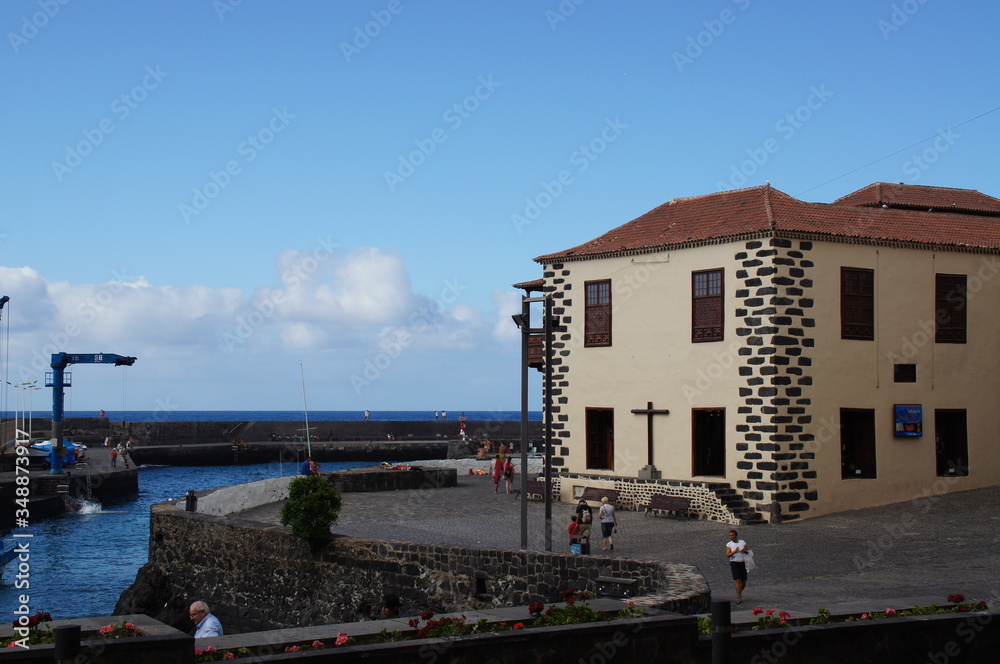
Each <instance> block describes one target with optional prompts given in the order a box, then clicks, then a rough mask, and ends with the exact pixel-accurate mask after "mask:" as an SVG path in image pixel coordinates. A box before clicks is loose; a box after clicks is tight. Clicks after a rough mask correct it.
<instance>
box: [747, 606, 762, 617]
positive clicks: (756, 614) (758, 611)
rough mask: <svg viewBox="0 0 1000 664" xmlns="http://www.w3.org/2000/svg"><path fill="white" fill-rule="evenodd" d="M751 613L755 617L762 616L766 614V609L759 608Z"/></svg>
mask: <svg viewBox="0 0 1000 664" xmlns="http://www.w3.org/2000/svg"><path fill="white" fill-rule="evenodd" d="M750 613H752V614H754V615H755V616H759V615H760V614H762V613H764V609H762V608H760V607H758V608H756V609H754V610H753V611H751V612H750Z"/></svg>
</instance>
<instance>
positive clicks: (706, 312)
mask: <svg viewBox="0 0 1000 664" xmlns="http://www.w3.org/2000/svg"><path fill="white" fill-rule="evenodd" d="M714 276H718V283H713V280H712V278H713V277H714ZM700 281H703V283H699V282H700ZM725 297H726V274H725V270H723V268H721V267H717V268H712V269H711V270H695V271H693V272H692V273H691V343H695V344H697V343H705V342H711V341H723V340H724V339H725V330H726V321H725V316H724V306H725Z"/></svg>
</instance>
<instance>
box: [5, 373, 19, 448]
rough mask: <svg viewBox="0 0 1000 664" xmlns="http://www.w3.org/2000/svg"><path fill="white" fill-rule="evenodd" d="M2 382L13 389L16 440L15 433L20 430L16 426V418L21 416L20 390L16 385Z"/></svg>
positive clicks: (6, 381)
mask: <svg viewBox="0 0 1000 664" xmlns="http://www.w3.org/2000/svg"><path fill="white" fill-rule="evenodd" d="M4 382H5V383H7V384H8V385H10V386H11V387H13V388H14V440H17V431H18V429H20V428H21V427H20V426H18V417H19V416H20V414H21V389H20V386H19V385H18V384H17V383H12V382H10V381H9V380H5V381H4Z"/></svg>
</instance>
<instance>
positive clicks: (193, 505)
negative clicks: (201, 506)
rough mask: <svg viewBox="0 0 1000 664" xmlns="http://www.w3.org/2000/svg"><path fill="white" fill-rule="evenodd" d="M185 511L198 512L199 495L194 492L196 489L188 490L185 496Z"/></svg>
mask: <svg viewBox="0 0 1000 664" xmlns="http://www.w3.org/2000/svg"><path fill="white" fill-rule="evenodd" d="M184 511H185V512H197V511H198V496H196V495H195V494H194V489H191V490H190V491H188V492H187V495H186V496H184Z"/></svg>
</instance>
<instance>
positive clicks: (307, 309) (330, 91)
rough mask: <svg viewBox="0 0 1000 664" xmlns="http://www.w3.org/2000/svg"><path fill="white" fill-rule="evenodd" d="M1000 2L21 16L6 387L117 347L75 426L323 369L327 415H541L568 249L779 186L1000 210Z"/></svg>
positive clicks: (3, 10) (14, 56) (268, 393)
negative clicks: (550, 294)
mask: <svg viewBox="0 0 1000 664" xmlns="http://www.w3.org/2000/svg"><path fill="white" fill-rule="evenodd" d="M998 13H1000V10H998V9H997V7H996V6H995V4H994V3H988V2H985V1H983V2H963V3H945V2H941V1H940V0H924V1H921V0H908V1H905V2H873V1H872V0H866V1H864V2H862V1H861V0H845V1H843V2H838V3H800V2H769V3H765V2H762V1H759V0H738V1H737V0H713V1H711V2H697V3H696V2H628V1H624V2H614V3H612V2H608V1H602V0H576V1H575V2H574V0H563V1H562V2H558V1H556V0H550V1H541V2H505V3H481V2H478V3H469V2H414V1H412V0H384V1H376V2H319V1H294V0H290V1H288V2H281V3H278V2H263V1H251V0H244V1H243V2H237V1H236V0H216V1H214V2H213V1H212V0H182V1H178V2H170V3H166V2H163V3H152V2H102V3H100V4H99V5H97V6H95V5H93V4H89V3H84V2H79V1H77V2H69V1H67V0H63V2H60V1H59V0H31V1H27V0H9V1H7V2H4V3H3V4H2V5H0V28H2V32H3V34H4V42H5V43H4V44H3V46H0V72H2V80H3V82H4V89H5V94H4V95H3V98H2V101H0V121H2V124H3V126H4V127H5V129H6V130H5V131H4V132H3V135H2V138H0V140H2V149H3V156H4V158H3V160H2V164H0V169H2V179H3V185H4V186H3V192H4V196H3V203H4V204H3V205H2V206H0V291H2V292H0V295H7V296H9V297H10V298H11V300H10V302H9V303H8V305H7V306H6V307H5V308H4V310H3V312H2V313H3V322H2V325H3V330H4V338H3V341H4V347H3V349H2V352H3V365H4V372H5V373H4V375H5V379H6V380H9V381H10V382H21V381H24V380H28V381H30V380H38V381H39V383H41V382H42V378H43V372H44V371H45V370H46V368H47V365H48V358H49V356H50V354H51V353H52V352H56V351H67V352H80V353H90V352H109V353H118V354H122V355H134V356H137V357H138V358H139V360H138V362H136V364H135V366H134V367H133V368H131V369H128V370H127V371H128V373H127V376H123V375H122V374H123V372H124V371H125V370H123V369H116V368H113V367H85V366H77V367H74V368H73V382H74V387H73V388H72V389H71V390H70V392H69V394H68V396H67V399H68V401H67V403H68V405H69V407H71V408H72V409H74V410H87V409H90V410H96V409H99V408H106V409H109V410H111V409H116V410H117V409H119V408H121V406H122V404H125V405H126V407H127V408H129V409H135V410H155V409H180V410H214V409H289V410H294V409H298V408H300V407H301V373H300V363H301V366H302V368H303V370H304V374H305V379H306V381H305V382H306V387H307V392H308V395H309V406H310V408H311V409H317V410H353V409H358V410H363V409H365V408H369V409H372V410H373V411H376V412H377V411H378V410H379V409H382V410H389V409H394V410H396V409H407V410H410V409H419V410H434V409H447V410H452V411H460V410H465V409H468V410H473V409H475V410H486V409H501V410H509V409H516V408H518V407H519V384H520V383H519V372H518V359H519V344H518V332H517V329H516V327H515V326H514V324H513V323H512V322H511V320H510V314H511V313H514V312H515V311H516V310H517V309H518V307H519V295H520V294H519V292H518V291H515V290H513V289H512V288H511V287H510V284H512V283H515V282H519V281H525V280H529V279H534V278H537V277H540V276H541V271H540V268H539V266H538V265H537V264H535V263H533V262H532V260H531V259H532V258H534V257H535V256H538V255H541V254H545V253H548V252H552V251H557V250H560V249H565V248H567V247H570V246H573V245H576V244H579V243H580V242H583V241H586V240H588V239H591V238H592V237H594V236H596V235H599V234H601V233H603V232H604V231H606V230H608V229H610V228H612V227H614V226H617V225H619V224H621V223H624V222H626V221H628V220H630V219H632V218H634V217H636V216H638V215H640V214H642V213H644V212H646V211H647V210H649V209H651V208H653V207H655V206H657V205H659V204H661V203H663V202H666V201H668V200H670V199H671V198H675V197H679V196H691V195H697V194H704V193H709V192H713V191H719V190H721V189H725V188H739V187H742V186H754V185H758V184H763V182H764V181H765V180H769V181H770V182H771V184H772V185H773V186H775V187H777V188H778V189H780V190H782V191H784V192H786V193H788V194H791V195H793V196H798V197H800V198H803V199H804V200H810V201H820V202H830V201H832V200H834V199H836V198H838V197H840V196H842V195H844V194H847V193H849V192H851V191H854V190H855V189H858V188H860V187H863V186H865V185H866V184H869V183H871V182H875V181H880V180H882V181H890V182H910V183H919V184H928V185H938V186H953V187H966V188H971V189H978V190H980V191H983V192H985V193H987V194H990V195H994V196H998V195H1000V184H998V183H997V182H996V155H997V153H998V150H997V148H998V146H997V136H998V135H1000V132H998V129H1000V112H995V113H989V111H992V110H993V109H995V108H997V107H998V106H1000V97H998V96H997V95H996V92H995V78H996V74H995V73H996V71H997V70H998V68H1000V67H998V64H1000V63H998V59H1000V58H998V48H997V46H996V38H995V26H996V24H997V19H998V16H997V14H998ZM984 114H985V115H984ZM979 116H981V117H979ZM973 118H975V119H973ZM970 120H971V121H970ZM963 123H964V124H963ZM959 125H960V126H959ZM873 162H874V163H873ZM538 376H539V374H536V373H534V372H532V381H533V397H532V399H533V406H534V405H535V404H536V403H537V400H538V396H537V395H538V389H537V385H536V384H537V382H538ZM4 388H5V389H6V385H4ZM14 399H15V397H14V396H13V394H12V393H6V392H5V394H4V405H5V408H6V409H7V410H11V409H13V408H14V405H13V404H14ZM47 399H48V393H44V396H42V397H39V399H38V400H35V401H34V402H33V405H34V407H35V408H36V410H37V409H40V406H39V405H38V404H39V402H41V403H43V404H44V403H45V402H46V401H47Z"/></svg>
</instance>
